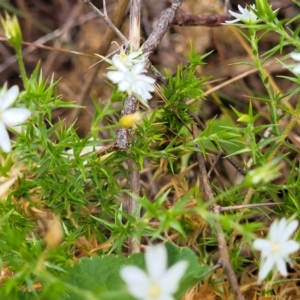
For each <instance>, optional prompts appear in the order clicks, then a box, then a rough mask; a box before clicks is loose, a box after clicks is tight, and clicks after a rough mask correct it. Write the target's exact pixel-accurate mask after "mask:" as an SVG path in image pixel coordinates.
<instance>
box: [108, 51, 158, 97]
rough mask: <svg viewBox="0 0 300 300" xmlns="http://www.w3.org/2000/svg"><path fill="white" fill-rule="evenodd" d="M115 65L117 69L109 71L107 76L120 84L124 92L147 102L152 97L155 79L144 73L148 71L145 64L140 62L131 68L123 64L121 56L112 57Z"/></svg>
mask: <svg viewBox="0 0 300 300" xmlns="http://www.w3.org/2000/svg"><path fill="white" fill-rule="evenodd" d="M112 62H113V66H114V67H116V69H117V70H116V71H110V72H108V73H107V77H108V78H109V79H110V80H111V81H112V82H113V83H116V84H118V89H119V90H120V91H122V92H127V93H128V94H129V95H132V94H133V95H135V96H137V98H140V99H141V100H142V101H144V102H146V101H147V100H149V99H151V97H152V96H151V94H150V92H153V91H154V87H153V86H152V84H153V83H154V82H155V80H154V79H153V78H151V77H149V76H146V75H144V73H145V72H146V70H145V65H144V63H143V62H140V63H138V64H136V65H134V66H133V67H132V69H129V68H127V67H126V66H125V64H123V63H122V62H121V60H120V58H119V56H116V55H115V56H114V57H113V58H112Z"/></svg>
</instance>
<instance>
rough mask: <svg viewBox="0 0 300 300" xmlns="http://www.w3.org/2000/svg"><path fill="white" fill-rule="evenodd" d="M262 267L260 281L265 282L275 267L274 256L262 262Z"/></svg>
mask: <svg viewBox="0 0 300 300" xmlns="http://www.w3.org/2000/svg"><path fill="white" fill-rule="evenodd" d="M261 264H262V265H261V267H260V270H259V273H258V281H262V280H264V279H265V278H266V277H267V275H268V274H269V272H270V271H271V270H272V268H273V267H274V265H275V260H274V256H272V255H270V256H269V257H267V259H266V260H265V261H263V262H261Z"/></svg>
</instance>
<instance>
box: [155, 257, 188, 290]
mask: <svg viewBox="0 0 300 300" xmlns="http://www.w3.org/2000/svg"><path fill="white" fill-rule="evenodd" d="M187 267H188V262H187V261H184V260H183V261H179V262H177V263H176V264H175V265H173V266H172V267H170V268H169V269H168V270H167V272H166V273H165V274H164V277H163V278H162V281H161V282H162V283H161V285H162V286H163V287H164V288H165V290H166V291H167V292H168V293H170V294H173V293H175V292H176V291H177V290H178V286H179V282H180V280H181V278H182V277H183V275H184V273H185V271H186V269H187Z"/></svg>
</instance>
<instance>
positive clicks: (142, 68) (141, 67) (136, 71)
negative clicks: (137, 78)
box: [132, 63, 146, 75]
mask: <svg viewBox="0 0 300 300" xmlns="http://www.w3.org/2000/svg"><path fill="white" fill-rule="evenodd" d="M145 71H146V70H145V65H144V63H139V64H136V65H135V66H134V67H133V68H132V74H135V75H140V74H141V73H144V72H145Z"/></svg>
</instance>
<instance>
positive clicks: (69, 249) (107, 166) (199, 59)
mask: <svg viewBox="0 0 300 300" xmlns="http://www.w3.org/2000/svg"><path fill="white" fill-rule="evenodd" d="M256 3H257V13H258V16H259V17H260V19H261V20H260V23H258V24H252V25H242V26H241V27H242V29H245V28H247V29H248V32H246V31H243V32H242V33H241V34H242V35H243V36H244V37H245V38H246V40H247V41H248V42H249V43H250V46H251V49H252V54H253V61H251V62H247V63H245V64H248V65H251V66H252V67H255V68H256V69H257V71H258V74H259V76H260V79H261V83H262V85H263V86H264V91H259V92H258V91H251V92H250V91H248V92H249V94H250V95H249V97H248V98H249V101H248V104H247V105H244V106H242V105H240V104H239V105H236V106H233V105H232V107H231V109H229V108H228V111H227V113H228V114H227V115H226V114H224V115H222V116H216V117H213V118H211V119H210V120H206V123H205V124H204V128H201V126H200V124H198V123H197V122H198V121H197V120H196V119H195V118H193V114H192V113H191V112H193V113H195V114H196V115H197V114H199V112H201V108H202V104H203V102H204V101H206V100H205V99H204V95H205V89H206V87H205V84H206V83H207V81H208V78H199V75H198V73H197V67H198V66H200V65H203V64H204V60H205V58H206V57H207V56H208V55H209V54H204V55H198V54H197V53H196V51H195V49H193V47H192V45H191V48H190V54H189V55H187V56H186V57H187V59H188V61H189V63H188V64H187V65H186V66H183V65H180V66H178V68H177V72H176V74H175V75H172V74H171V73H168V72H167V74H166V76H167V79H168V84H167V85H166V86H165V87H164V88H161V90H160V91H161V92H162V95H163V96H162V99H163V102H161V103H159V104H160V106H159V108H155V109H153V110H152V111H151V112H146V113H145V118H144V119H143V121H142V122H141V123H139V124H138V125H137V126H135V127H134V128H133V129H132V131H131V134H132V136H131V138H132V140H131V145H130V149H129V150H128V151H126V152H125V151H115V150H114V149H109V150H108V151H107V152H104V153H101V156H99V154H98V153H97V151H98V150H97V148H96V147H97V146H99V145H100V146H105V145H106V144H107V143H108V142H112V141H113V140H114V138H115V129H116V127H117V124H115V119H117V118H119V115H120V106H119V105H115V104H116V103H117V102H119V100H120V99H123V98H124V97H125V95H124V93H120V92H118V91H116V90H114V91H113V93H112V96H111V98H110V99H109V101H107V103H106V104H104V105H99V104H98V103H96V101H94V110H95V115H94V117H93V120H92V124H91V130H90V132H89V134H87V136H86V137H84V138H81V137H79V135H78V133H77V130H76V129H77V127H76V126H77V125H76V124H75V123H74V124H71V125H70V126H66V125H65V123H64V121H63V120H58V121H57V120H56V121H54V120H53V111H54V110H56V109H59V108H65V109H67V108H80V109H84V108H83V107H80V106H77V105H75V104H74V103H73V102H72V101H65V99H62V98H61V96H59V95H58V94H57V89H56V86H57V84H59V82H56V81H54V79H53V78H49V79H45V78H44V77H43V74H42V70H41V68H40V64H39V63H37V66H36V68H35V70H34V71H33V72H32V74H31V76H30V77H29V78H27V77H26V72H24V70H23V68H24V65H23V61H22V56H21V53H20V52H18V51H17V50H16V51H17V57H18V62H19V66H20V73H21V75H22V80H23V83H24V87H25V90H24V91H23V92H22V93H20V95H19V98H18V100H17V105H18V106H19V107H26V108H28V109H30V111H31V112H32V116H31V118H30V119H29V121H28V122H27V123H26V124H24V125H23V126H22V130H21V131H20V132H14V133H15V135H16V136H17V138H16V141H15V143H14V146H13V152H12V153H10V154H3V155H2V153H1V164H0V175H1V177H3V178H4V179H5V178H7V180H8V179H11V178H12V179H14V177H15V175H14V173H12V170H17V172H16V173H17V174H19V175H18V176H17V177H16V178H17V179H15V181H13V183H12V184H11V185H9V187H8V188H6V189H5V192H3V193H2V192H1V194H0V198H1V199H0V200H1V201H0V216H1V219H0V226H1V231H0V249H1V252H0V253H1V265H2V267H3V268H7V269H9V271H10V272H11V273H10V274H11V275H10V276H7V278H5V279H4V281H3V283H4V284H2V285H1V287H0V299H50V300H51V299H88V300H95V299H132V297H131V296H129V295H128V293H127V291H126V288H125V284H124V283H123V281H122V280H121V278H120V275H119V271H120V269H121V268H122V266H124V265H128V264H131V265H136V266H139V267H141V268H142V269H145V263H144V258H143V255H142V254H134V255H131V256H129V257H125V256H124V255H123V252H124V249H126V247H127V246H128V244H127V242H128V238H132V239H133V240H134V241H137V242H139V243H140V242H144V241H147V242H149V243H151V242H158V241H160V242H162V241H165V240H166V239H167V238H166V237H168V238H169V237H170V235H172V234H174V236H176V242H178V244H181V245H182V244H190V241H191V240H192V241H193V245H194V250H195V251H198V252H199V253H200V254H201V256H200V260H201V263H202V265H200V264H199V259H198V258H197V256H196V255H195V254H194V253H193V252H192V250H190V249H189V248H187V247H182V248H180V249H179V248H178V247H176V246H174V245H173V244H171V243H169V244H167V250H168V259H169V262H168V263H169V266H171V265H173V264H175V263H176V262H177V261H180V260H187V261H188V262H189V268H188V270H187V272H186V274H185V276H184V277H183V279H182V281H181V284H180V288H179V290H178V292H177V293H176V298H177V299H180V297H182V296H183V295H184V293H185V292H187V291H188V290H189V289H190V288H191V287H193V286H194V285H196V284H197V283H199V282H200V283H201V282H202V281H203V280H206V279H207V277H208V276H209V275H210V272H211V271H212V270H211V267H209V266H210V265H211V258H212V256H213V255H215V253H216V251H217V249H218V239H217V233H216V231H217V230H218V228H219V226H221V227H222V230H223V233H224V236H225V238H226V241H227V242H228V243H229V241H230V242H232V239H231V235H233V234H237V233H238V234H239V235H240V236H241V237H240V240H236V241H233V242H232V244H233V246H232V248H231V251H230V253H229V254H230V257H231V260H232V262H234V263H233V267H234V269H235V271H236V273H237V274H241V273H242V272H243V266H244V264H247V263H249V260H248V258H243V257H242V256H241V255H240V253H241V248H242V245H243V243H247V244H248V245H250V247H251V243H252V241H253V239H254V238H255V233H256V232H257V231H258V229H259V228H261V224H260V223H258V222H256V220H257V218H254V216H255V217H257V216H258V217H259V219H260V218H261V217H262V216H263V217H265V216H268V215H269V214H270V215H271V214H272V215H276V216H279V217H280V216H291V215H295V216H296V217H298V218H299V217H300V214H299V211H300V207H299V198H300V191H299V186H300V168H299V163H298V162H297V161H296V159H295V158H294V157H296V155H299V149H298V148H297V147H296V146H295V145H294V144H292V143H291V141H290V140H289V139H288V138H289V133H290V132H291V130H292V129H293V127H294V126H295V124H296V123H297V122H298V119H299V114H300V113H299V111H300V104H299V103H298V104H297V106H296V108H293V107H292V106H291V105H289V102H288V100H287V99H290V98H291V97H294V96H295V95H297V93H299V91H300V87H299V86H298V85H299V83H300V77H299V75H297V74H294V75H290V76H283V75H282V76H280V78H281V79H282V80H286V81H288V82H292V83H293V84H294V85H295V89H294V90H292V91H288V92H286V93H285V94H282V93H280V92H279V91H278V90H277V89H276V87H275V86H274V84H273V82H272V80H270V76H269V74H268V73H267V72H266V71H265V65H266V63H268V62H269V60H270V59H273V58H274V57H275V56H276V55H277V54H278V53H281V52H283V51H284V50H285V48H286V47H287V46H290V45H293V47H296V48H297V51H298V52H299V51H300V40H299V30H300V27H298V28H297V29H295V30H294V31H292V29H290V28H289V29H288V30H287V29H286V26H287V25H288V24H289V23H290V22H292V21H296V20H297V19H299V17H295V18H294V20H291V21H286V20H278V19H277V12H274V11H272V9H271V7H270V6H269V5H268V4H267V1H265V0H261V1H259V0H257V1H256ZM0 5H2V4H0ZM269 32H275V33H276V34H278V35H279V36H280V38H279V44H277V45H275V46H274V47H272V48H271V49H268V50H267V51H266V52H265V53H263V54H262V53H261V51H260V43H261V42H262V41H263V39H264V38H265V36H266V34H267V33H269ZM17 46H18V47H19V45H17ZM286 57H288V56H286ZM281 63H282V65H283V67H285V68H287V69H289V70H291V71H293V68H292V67H291V66H287V65H285V63H284V62H281ZM190 100H193V101H194V102H193V101H191V102H190ZM230 100H231V103H232V104H233V103H234V99H230ZM253 101H257V102H259V103H260V104H261V105H264V106H265V107H267V110H266V111H264V115H263V118H262V112H261V111H258V110H257V109H255V106H254V105H253ZM192 102H193V103H192ZM298 102H299V100H298ZM190 103H192V104H190ZM232 116H234V118H235V119H236V120H232ZM284 119H288V124H287V126H286V127H285V128H282V127H281V126H280V121H282V120H284ZM104 121H105V122H104ZM104 123H105V125H103V124H104ZM192 126H198V129H199V132H198V134H196V135H195V136H193V133H194V132H193V131H192ZM102 131H103V132H104V131H105V132H107V133H108V134H107V135H106V136H108V138H99V132H102ZM86 147H89V148H88V149H90V151H88V152H87V153H86V154H84V155H83V153H82V152H83V151H85V150H86ZM69 150H72V152H70V151H69ZM199 153H200V154H201V155H202V156H203V157H204V158H205V159H207V161H209V163H210V166H211V165H213V163H214V162H213V161H210V159H211V158H212V157H213V158H215V157H216V155H217V154H219V153H222V154H224V160H225V159H228V158H233V159H236V161H238V163H239V164H240V165H241V169H242V171H243V172H245V173H246V174H243V178H242V179H241V180H240V181H238V182H237V181H234V180H233V179H232V178H229V176H227V174H222V172H223V160H220V161H221V162H220V163H219V165H218V168H217V171H218V173H217V172H216V174H214V173H213V172H212V174H213V175H211V178H210V179H211V186H212V189H213V197H214V198H213V199H212V200H211V201H210V202H209V203H208V202H205V201H204V200H203V198H202V197H203V194H202V193H201V192H200V189H203V186H200V188H199V181H200V180H199V171H194V170H193V169H191V170H189V171H190V173H185V172H186V170H188V168H189V167H190V166H191V165H192V164H194V163H195V162H197V160H196V158H195V157H196V156H197V154H199ZM290 153H292V154H294V155H295V156H293V155H290ZM106 154H111V155H110V156H109V157H107V158H105V159H104V160H102V159H101V157H104V155H106ZM128 160H133V161H135V162H136V164H137V166H138V168H139V169H140V170H142V169H143V168H144V167H145V161H146V162H147V167H148V166H149V168H150V169H151V168H153V169H154V170H155V171H153V173H151V176H153V177H155V178H154V179H157V178H160V177H159V175H160V174H161V173H163V175H164V178H169V180H170V183H169V184H166V185H165V186H163V184H161V186H158V187H156V186H155V185H154V187H153V190H155V194H154V195H151V193H149V190H145V191H144V190H142V194H141V196H137V195H134V194H133V193H132V191H130V190H129V185H126V184H124V182H126V183H128V182H129V181H130V174H131V171H132V170H130V169H129V168H128V167H127V166H128V164H127V162H128ZM233 162H234V161H231V163H232V164H234V163H233ZM281 165H286V166H288V169H289V170H290V173H289V174H288V176H287V178H285V179H284V178H283V177H280V174H281V173H280V169H281ZM198 167H199V166H197V168H198ZM195 169H196V168H195ZM200 169H201V168H200ZM19 170H21V171H19ZM197 170H198V169H197ZM200 171H202V170H200ZM147 172H148V171H147ZM160 172H161V173H160ZM145 173H146V172H145ZM145 173H143V176H148V173H147V174H146V175H145ZM220 173H221V176H223V177H222V178H224V182H222V180H219V178H220V177H221V176H220ZM224 173H225V172H224ZM241 173H242V172H241ZM20 174H21V175H20ZM188 176H190V178H189V179H188ZM275 178H279V179H282V180H281V181H280V184H275V182H274V179H275ZM4 179H3V180H4ZM154 179H153V178H150V179H149V180H148V181H149V182H150V184H149V185H151V184H152V183H153V182H154ZM162 181H163V179H162ZM143 183H145V182H143ZM146 184H148V182H147V183H145V185H146ZM201 184H202V182H201ZM1 187H3V186H2V185H1ZM3 189H4V188H3ZM128 195H129V196H131V197H133V198H134V199H135V201H136V202H137V208H136V211H135V212H134V213H133V214H129V213H128V212H127V202H126V201H125V199H127V197H128ZM245 195H246V196H245ZM248 195H251V196H250V198H249V199H247V197H248ZM4 200H5V201H4ZM247 201H248V202H249V201H251V203H252V204H260V203H262V202H265V201H272V202H273V203H278V202H284V206H280V205H273V206H272V208H270V207H269V208H264V209H260V208H258V209H257V208H256V210H250V209H248V211H238V212H236V210H233V212H232V210H231V211H226V212H222V213H221V214H220V215H218V214H216V213H212V212H211V211H209V209H210V205H212V204H218V205H220V206H222V207H227V206H231V207H232V206H235V205H241V204H248V202H247ZM40 211H47V212H49V211H50V212H51V214H54V215H56V216H59V217H60V218H61V223H62V226H63V229H62V230H63V233H64V242H63V243H62V244H61V245H59V246H57V247H56V248H54V249H50V248H49V247H47V244H46V239H45V238H44V236H43V233H41V232H39V230H37V225H36V224H37V223H38V221H41V220H40V219H41V218H40V216H39V215H38V214H35V213H36V212H40ZM138 215H141V217H138ZM248 220H255V221H248ZM208 226H210V227H209V230H208V229H206V227H208ZM199 232H201V233H199ZM90 241H91V242H90ZM82 253H83V255H85V254H86V255H87V256H90V255H94V256H93V257H92V258H86V257H84V258H81V259H80V260H79V261H78V262H75V263H74V260H75V261H76V260H77V256H80V255H81V254H82Z"/></svg>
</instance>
